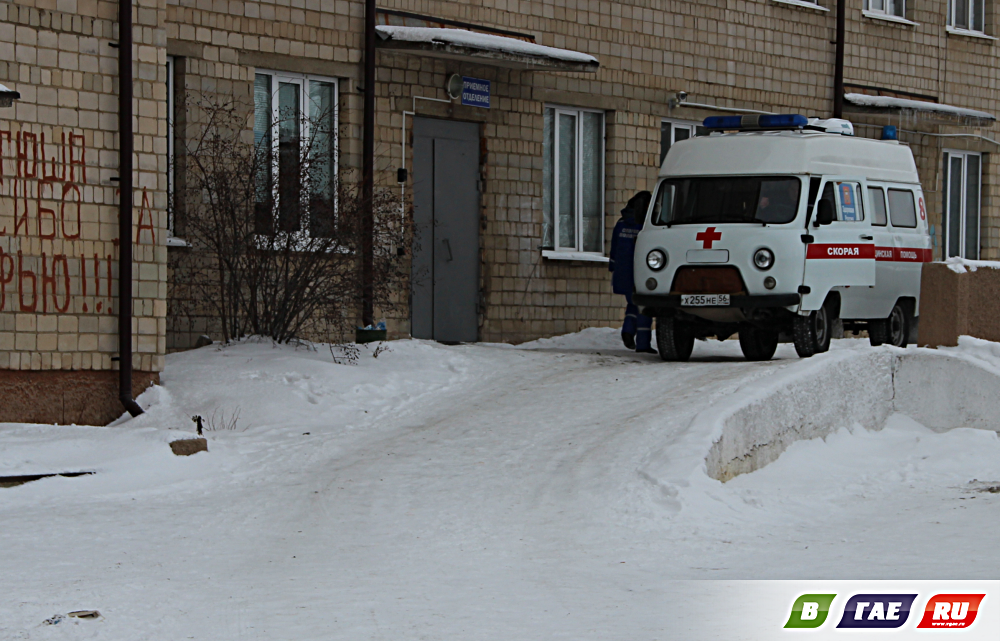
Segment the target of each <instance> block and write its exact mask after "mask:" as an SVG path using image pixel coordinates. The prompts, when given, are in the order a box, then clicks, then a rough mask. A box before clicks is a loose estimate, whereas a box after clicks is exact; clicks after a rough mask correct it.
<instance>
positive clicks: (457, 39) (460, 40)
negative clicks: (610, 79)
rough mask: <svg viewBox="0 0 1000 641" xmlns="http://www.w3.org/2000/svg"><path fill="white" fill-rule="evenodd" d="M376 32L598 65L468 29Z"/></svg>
mask: <svg viewBox="0 0 1000 641" xmlns="http://www.w3.org/2000/svg"><path fill="white" fill-rule="evenodd" d="M375 31H376V32H377V33H378V35H379V36H380V37H381V38H382V39H383V40H395V41H402V42H411V43H415V44H431V45H433V44H438V45H445V46H448V45H450V46H458V47H468V48H471V49H480V50H483V51H491V52H496V53H501V54H514V55H520V56H527V57H534V58H548V59H551V60H557V61H560V62H566V63H573V64H582V65H592V66H595V67H596V66H597V65H598V64H599V63H598V61H597V58H595V57H594V56H591V55H590V54H586V53H582V52H579V51H571V50H569V49H557V48H556V47H546V46H545V45H539V44H535V43H533V42H525V41H524V40H517V39H515V38H507V37H504V36H496V35H492V34H488V33H475V32H473V31H467V30H465V29H442V28H437V27H401V26H394V25H379V26H377V27H375Z"/></svg>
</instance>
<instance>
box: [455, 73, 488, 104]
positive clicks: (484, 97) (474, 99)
mask: <svg viewBox="0 0 1000 641" xmlns="http://www.w3.org/2000/svg"><path fill="white" fill-rule="evenodd" d="M462 104H463V105H465V106H466V107H483V108H485V109H489V108H490V81H489V80H480V79H478V78H468V77H466V76H462Z"/></svg>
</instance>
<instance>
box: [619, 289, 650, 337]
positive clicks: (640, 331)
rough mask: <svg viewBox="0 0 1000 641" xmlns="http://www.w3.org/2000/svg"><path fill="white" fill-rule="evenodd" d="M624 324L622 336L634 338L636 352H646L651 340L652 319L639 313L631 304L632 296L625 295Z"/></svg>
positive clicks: (633, 304)
mask: <svg viewBox="0 0 1000 641" xmlns="http://www.w3.org/2000/svg"><path fill="white" fill-rule="evenodd" d="M625 302H626V303H627V304H626V305H625V324H624V325H622V334H632V335H633V336H635V349H636V351H642V350H647V349H649V348H650V345H651V343H652V340H653V319H652V318H650V317H649V316H646V315H644V314H640V313H639V308H638V307H636V306H635V303H633V302H632V294H631V293H629V294H625Z"/></svg>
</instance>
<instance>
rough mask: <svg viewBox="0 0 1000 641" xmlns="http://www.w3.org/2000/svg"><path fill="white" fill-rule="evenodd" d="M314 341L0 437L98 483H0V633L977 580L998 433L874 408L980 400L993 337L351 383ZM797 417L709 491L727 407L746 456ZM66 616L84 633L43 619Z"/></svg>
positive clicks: (585, 626)
mask: <svg viewBox="0 0 1000 641" xmlns="http://www.w3.org/2000/svg"><path fill="white" fill-rule="evenodd" d="M314 347H315V349H313V348H310V347H299V348H295V347H292V346H278V347H275V346H272V345H271V344H270V343H263V342H252V341H247V342H244V343H241V344H238V345H235V346H232V347H229V348H225V349H219V348H215V347H207V348H202V349H199V350H194V351H191V352H185V353H180V354H172V355H170V356H168V358H167V369H166V371H165V372H164V373H163V377H162V381H163V385H162V387H158V388H154V389H152V390H149V391H148V392H146V393H145V394H143V395H142V396H141V397H140V399H139V400H140V403H141V404H142V405H143V407H145V408H147V413H146V414H144V415H142V416H140V417H137V418H135V419H128V418H127V417H123V419H122V420H121V421H120V424H119V425H118V426H116V427H73V426H69V427H66V426H58V427H57V426H38V425H10V424H7V425H0V473H6V474H14V473H24V474H28V473H43V472H57V471H85V470H86V471H94V472H95V474H94V475H92V476H82V477H77V478H62V477H55V478H47V479H43V480H40V481H36V482H31V483H27V484H25V485H22V486H18V487H12V488H0V564H2V565H3V567H4V569H5V575H4V577H5V585H4V587H5V590H6V594H7V595H8V598H7V599H6V600H5V602H4V604H3V605H0V638H3V639H8V638H10V639H18V638H24V639H79V638H95V639H96V638H99V639H102V640H104V641H131V640H133V639H137V638H164V639H188V638H190V639H195V640H206V641H208V640H211V641H228V640H230V639H232V640H236V639H260V640H263V641H266V640H269V639H275V640H278V639H280V640H282V641H304V640H306V639H317V638H323V639H367V638H390V639H409V638H424V637H426V638H434V639H442V640H450V639H462V640H463V641H465V640H471V641H476V640H479V639H483V640H486V639H495V638H497V637H499V636H503V637H510V638H515V639H522V638H524V639H534V638H560V637H567V638H573V639H581V640H585V639H595V640H596V639H618V638H622V639H635V638H650V639H655V638H659V639H670V638H674V637H676V636H677V635H676V634H673V633H672V632H671V631H672V630H673V631H676V630H675V627H674V622H675V619H674V616H673V611H674V610H677V609H681V610H684V609H686V608H687V607H688V606H689V605H692V600H693V597H692V596H691V595H692V592H691V588H690V585H688V584H686V583H684V581H683V580H686V579H706V578H711V579H746V578H786V579H787V578H838V577H843V578H858V577H862V576H866V577H871V578H893V577H902V578H907V579H912V578H921V577H928V578H940V577H942V576H954V575H956V574H957V575H959V576H962V577H963V578H976V577H989V578H992V576H993V575H995V568H996V567H997V564H998V563H1000V550H998V549H997V548H996V546H988V545H987V546H984V545H983V541H984V540H985V539H984V538H983V537H984V536H985V535H984V532H985V533H988V532H989V531H990V528H991V527H994V525H995V522H996V509H997V508H998V507H1000V494H994V493H992V489H991V488H993V487H994V486H1000V439H998V438H997V435H996V433H995V432H993V431H988V430H982V429H976V430H974V429H966V428H959V429H951V430H949V431H947V432H941V433H938V432H936V431H934V430H932V429H929V428H928V427H926V426H924V425H919V424H916V423H915V422H914V421H913V420H912V419H911V418H907V417H905V416H902V415H901V414H899V413H892V412H893V411H897V412H898V411H900V406H898V405H894V403H897V402H898V401H899V399H898V398H896V399H890V400H891V402H888V401H887V399H886V395H887V394H889V391H888V390H892V389H901V388H900V387H899V385H895V386H894V384H893V383H892V381H891V379H892V378H893V377H895V378H896V379H900V378H905V379H913V380H914V381H916V380H917V379H918V378H919V377H920V376H923V377H925V378H926V379H928V380H931V381H932V382H933V383H934V384H935V385H940V386H942V390H943V391H941V392H936V391H934V390H933V389H929V394H930V395H933V394H935V393H941V394H947V395H956V394H958V392H959V388H960V387H962V386H965V387H967V388H968V392H967V397H964V398H965V400H961V397H956V398H959V402H960V403H961V404H963V405H964V406H967V407H968V408H969V409H970V410H972V409H976V408H980V409H981V407H982V405H981V403H982V402H985V401H981V400H976V399H977V398H979V396H983V395H986V396H988V395H990V394H993V396H992V398H996V394H995V393H992V392H990V390H989V388H988V387H984V385H985V384H984V383H980V382H978V379H984V380H990V379H991V377H992V376H993V374H994V373H995V374H1000V345H998V344H994V343H987V342H985V341H976V340H968V339H966V338H964V337H963V339H962V340H961V341H960V344H959V346H958V347H956V348H953V349H950V350H938V351H937V352H934V351H931V350H921V349H917V348H908V349H906V350H898V349H894V348H889V347H882V348H877V349H872V348H870V347H869V346H868V345H867V342H866V341H855V340H842V341H835V342H834V347H833V348H832V349H831V351H830V352H829V353H827V354H822V355H818V356H816V357H813V358H811V359H806V360H801V359H798V358H797V357H796V356H795V352H794V349H793V348H792V347H791V346H790V345H781V346H779V349H778V353H777V358H776V359H775V360H773V361H770V362H764V363H751V362H747V361H745V360H744V359H743V358H742V356H741V354H740V349H739V345H738V343H737V342H736V341H725V342H722V343H719V342H708V343H702V342H699V343H698V345H697V347H696V349H695V353H694V356H693V357H692V360H691V362H688V363H663V362H661V361H660V360H659V358H658V357H657V356H655V355H646V354H635V353H634V352H629V351H627V350H625V349H624V347H623V346H622V345H621V339H620V337H619V334H618V331H617V330H614V329H591V330H586V331H584V332H580V333H579V334H575V335H571V336H565V337H558V338H554V339H546V340H541V341H534V342H532V343H530V344H526V345H522V346H518V347H512V346H508V345H489V344H483V345H458V346H442V345H438V344H435V343H431V342H425V341H415V340H414V341H396V342H393V343H390V344H389V345H388V347H389V350H390V351H388V352H382V353H380V354H379V355H378V357H377V358H373V357H372V356H373V353H372V349H374V346H372V347H371V348H369V349H368V351H364V352H363V354H362V357H361V358H360V360H359V361H358V364H357V365H353V366H352V365H338V364H335V363H334V362H333V361H332V356H331V354H330V352H329V349H328V348H327V347H325V346H314ZM931 358H934V359H937V360H938V361H941V362H946V363H949V364H950V365H949V367H951V368H952V369H941V368H940V367H937V366H934V365H933V363H932V362H931V361H930V359H931ZM894 368H895V369H894ZM924 369H926V370H927V372H925V373H923V374H922V373H921V371H922V370H924ZM882 379H889V383H884V382H882ZM949 379H954V380H953V381H950V380H949ZM873 381H874V383H873ZM867 388H870V389H867ZM844 394H854V395H860V396H861V398H862V401H859V403H858V407H857V408H845V407H844V405H843V404H842V400H843V399H842V396H843V395H844ZM906 402H908V403H909V402H912V399H911V400H906ZM977 403H979V405H977ZM994 405H995V403H993V404H991V405H987V406H986V407H987V408H991V407H993V406H994ZM827 406H829V407H827ZM810 408H811V409H810ZM792 410H794V411H798V412H800V414H802V415H805V414H812V415H814V416H815V417H816V418H815V420H814V422H813V423H812V424H805V423H803V425H804V428H803V429H802V430H801V431H800V432H799V434H798V435H799V436H800V437H803V438H804V437H809V436H813V435H816V434H819V433H825V438H812V439H806V440H797V441H795V442H791V440H792V439H791V438H790V437H791V435H792V433H793V432H794V430H792V431H789V430H785V431H784V433H783V434H784V435H785V436H788V437H789V439H788V440H786V441H785V442H784V444H783V445H782V448H783V449H784V452H783V453H782V454H781V456H780V457H777V458H774V457H771V458H770V460H771V462H770V464H768V465H766V466H765V467H761V468H760V469H757V471H754V472H752V473H747V474H741V475H739V476H737V477H735V478H733V479H732V480H730V481H728V482H726V483H722V482H720V481H718V480H715V479H713V478H711V477H709V475H708V474H707V473H706V472H707V470H708V463H706V457H707V456H709V455H710V452H711V451H712V448H713V444H714V443H716V441H718V439H719V437H720V436H722V437H724V438H725V439H727V440H726V442H727V443H732V444H735V443H736V440H733V439H735V437H736V436H738V435H737V434H735V433H733V432H732V429H733V428H734V427H735V426H736V425H737V423H738V422H740V421H744V419H746V418H747V417H751V415H752V416H753V417H756V419H755V421H756V422H752V423H750V425H751V426H752V427H753V428H754V429H755V430H757V431H756V432H755V433H754V434H756V435H757V436H755V437H754V438H755V439H757V440H752V439H751V438H750V437H749V436H748V437H747V439H746V441H745V445H746V444H749V445H750V446H751V447H752V445H753V443H756V442H757V441H758V440H759V441H761V442H762V443H763V444H764V445H765V446H766V445H768V443H770V442H771V441H772V440H774V438H773V437H774V436H775V434H776V433H769V432H767V430H766V429H765V428H766V427H767V423H768V422H769V421H772V420H773V421H774V422H775V423H778V422H780V421H781V420H785V418H787V417H788V416H789V415H790V412H791V411H792ZM237 412H238V416H239V418H238V419H237V420H236V422H235V425H234V429H227V426H229V425H230V424H231V422H232V417H233V416H234V415H237ZM838 413H840V414H841V416H839V418H838V416H837V414H838ZM195 414H199V415H202V416H204V417H205V418H206V421H207V422H208V423H209V424H210V426H211V427H215V428H217V429H211V430H210V431H208V432H207V433H206V437H207V438H208V441H209V451H208V452H207V453H199V454H195V455H194V456H191V457H175V456H173V455H172V454H170V450H169V448H168V447H167V442H168V441H170V440H172V439H174V438H176V437H177V436H179V435H187V436H190V435H191V434H192V432H193V430H194V425H193V423H192V422H191V416H192V415H195ZM933 418H934V417H933V416H931V417H930V418H928V419H927V420H928V421H930V420H931V419H933ZM952 419H953V420H952V425H954V424H955V423H956V422H960V421H964V420H966V419H965V418H962V415H961V414H955V415H953V416H952ZM935 420H936V419H935ZM921 422H923V421H921ZM744 423H746V422H745V421H744ZM793 423H794V422H788V423H786V424H785V427H790V426H791V425H793ZM863 426H874V427H876V428H881V429H879V430H877V431H870V430H867V429H863V428H862V427H863ZM932 427H933V426H932ZM935 429H937V428H935ZM748 434H751V433H750V432H748ZM751 435H752V434H751ZM758 436H759V438H757V437H758ZM778 436H781V435H778ZM782 438H784V436H782ZM779 440H780V439H779ZM775 442H777V441H775ZM727 447H728V446H727ZM741 447H742V446H741ZM757 449H758V450H760V451H764V450H765V449H766V447H765V448H757ZM772 453H774V452H772ZM761 460H763V459H761ZM943 540H944V541H947V542H948V546H947V547H948V552H949V553H948V554H941V541H943ZM664 604H668V606H669V607H668V606H667V605H664ZM83 609H94V610H99V611H100V612H101V618H100V619H97V620H92V621H80V622H79V623H72V624H71V623H70V622H68V621H67V620H63V622H62V623H59V624H56V625H50V624H46V623H45V621H46V620H54V619H55V618H56V617H55V616H54V615H56V614H57V613H67V612H71V611H74V610H83ZM778 625H780V622H779V624H778ZM692 629H694V628H692ZM699 629H700V628H699Z"/></svg>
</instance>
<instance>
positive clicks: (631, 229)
mask: <svg viewBox="0 0 1000 641" xmlns="http://www.w3.org/2000/svg"><path fill="white" fill-rule="evenodd" d="M652 197H653V196H652V194H650V193H649V192H648V191H640V192H639V193H637V194H636V195H635V196H632V198H631V199H629V201H628V204H627V205H625V208H624V209H622V217H621V218H620V219H619V220H618V223H617V224H615V230H614V232H613V233H612V235H611V256H610V258H611V260H610V261H609V262H608V270H609V271H610V272H611V273H612V276H611V289H612V291H614V293H616V294H623V295H624V296H625V303H626V305H625V324H624V325H622V342H623V343H625V347H627V348H629V349H635V351H637V352H642V353H647V354H655V353H656V350H655V349H653V347H652V338H653V334H652V327H653V319H652V318H650V317H649V316H645V315H643V314H640V313H639V308H638V307H636V306H635V305H634V304H633V303H632V291H633V289H634V284H633V282H632V280H633V278H632V274H633V266H632V259H633V257H634V255H635V238H636V236H638V235H639V230H640V229H642V224H643V222H645V219H646V210H647V209H648V208H649V201H650V199H652Z"/></svg>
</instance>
